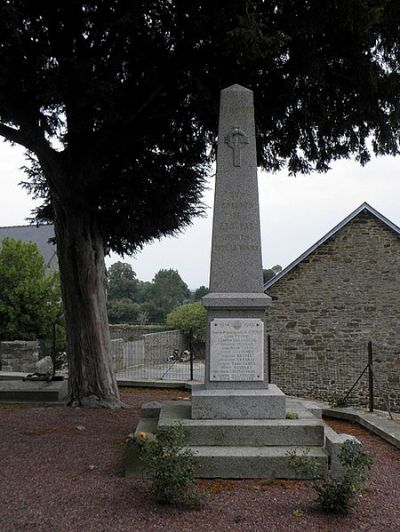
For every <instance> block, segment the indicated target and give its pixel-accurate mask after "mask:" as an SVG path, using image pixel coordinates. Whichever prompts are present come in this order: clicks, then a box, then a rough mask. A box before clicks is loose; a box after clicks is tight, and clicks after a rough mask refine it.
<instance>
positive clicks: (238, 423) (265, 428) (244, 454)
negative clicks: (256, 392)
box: [126, 390, 328, 479]
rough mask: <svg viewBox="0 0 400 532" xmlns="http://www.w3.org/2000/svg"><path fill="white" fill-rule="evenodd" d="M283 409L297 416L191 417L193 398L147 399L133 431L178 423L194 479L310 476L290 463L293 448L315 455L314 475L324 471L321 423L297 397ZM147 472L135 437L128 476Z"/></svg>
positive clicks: (129, 451)
mask: <svg viewBox="0 0 400 532" xmlns="http://www.w3.org/2000/svg"><path fill="white" fill-rule="evenodd" d="M207 391H208V392H209V390H207ZM240 391H241V392H243V391H244V390H240ZM263 391H264V390H263ZM212 392H214V393H216V392H217V390H212ZM200 396H201V394H200ZM287 408H288V410H289V411H290V412H291V414H297V416H298V419H286V416H284V419H244V418H243V419H194V418H193V416H192V410H193V404H192V403H191V401H187V400H184V401H165V402H162V403H149V404H147V405H144V406H143V407H142V412H141V419H140V421H139V424H138V426H137V427H136V431H135V434H136V435H137V434H139V433H141V432H145V433H148V434H149V433H150V434H154V435H157V432H158V431H159V430H165V429H168V428H169V427H171V426H173V425H176V424H179V425H182V427H183V428H184V430H185V433H186V436H187V448H188V449H190V450H191V451H192V452H193V454H194V455H195V457H196V461H197V468H196V472H195V474H196V477H198V478H237V479H240V478H265V479H274V478H291V479H293V478H298V479H301V478H309V477H308V476H306V475H307V474H306V473H305V472H302V471H299V470H296V469H294V468H293V467H292V466H291V464H290V458H289V456H290V454H293V453H296V454H298V455H300V456H303V455H304V456H307V457H308V458H309V459H311V460H313V462H314V464H315V466H316V470H318V473H316V474H318V475H321V476H324V475H325V474H326V473H327V471H328V452H327V448H326V447H325V440H326V433H325V424H324V422H323V421H322V419H320V418H317V417H316V416H315V415H313V414H312V413H311V411H310V410H308V409H307V408H305V406H303V405H302V404H301V402H300V401H297V400H293V399H287ZM145 475H146V472H145V471H144V469H143V464H142V463H141V461H140V459H139V453H138V448H137V446H136V445H135V438H133V439H132V440H131V443H130V444H128V447H127V461H126V476H128V477H137V478H141V477H143V476H145Z"/></svg>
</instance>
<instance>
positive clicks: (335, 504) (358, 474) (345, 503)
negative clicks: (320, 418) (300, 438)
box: [289, 440, 373, 514]
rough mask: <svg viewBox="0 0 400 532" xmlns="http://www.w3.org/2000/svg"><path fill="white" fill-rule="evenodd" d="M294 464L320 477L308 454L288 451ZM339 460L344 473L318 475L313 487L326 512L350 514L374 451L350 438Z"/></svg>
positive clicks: (293, 465) (295, 467)
mask: <svg viewBox="0 0 400 532" xmlns="http://www.w3.org/2000/svg"><path fill="white" fill-rule="evenodd" d="M289 459H290V462H291V465H292V467H293V468H294V469H295V470H296V471H297V472H301V473H302V474H304V475H305V476H308V477H310V478H312V477H314V478H315V477H317V476H318V472H317V469H316V467H315V462H314V461H313V460H312V459H311V457H309V456H307V455H303V456H299V455H297V454H296V452H294V453H289ZM339 461H340V465H341V467H342V473H341V475H340V477H339V478H336V477H333V476H332V475H331V474H329V475H328V477H327V478H326V479H324V478H317V480H316V481H315V482H314V489H315V491H316V493H317V502H318V504H319V505H320V507H321V509H322V511H323V512H325V513H339V514H347V513H349V512H350V510H351V509H352V508H354V506H355V505H356V503H357V500H358V498H359V496H360V494H361V491H362V489H363V486H364V482H365V479H366V469H367V468H368V469H369V468H370V466H371V464H372V462H373V456H372V454H371V453H369V452H366V451H364V450H363V448H362V446H361V444H359V443H356V442H353V441H351V440H347V441H346V442H344V443H343V444H342V446H341V449H340V452H339Z"/></svg>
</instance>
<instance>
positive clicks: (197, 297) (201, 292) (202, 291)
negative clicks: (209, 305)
mask: <svg viewBox="0 0 400 532" xmlns="http://www.w3.org/2000/svg"><path fill="white" fill-rule="evenodd" d="M208 292H209V290H208V288H207V287H206V286H204V285H202V286H200V287H199V288H197V290H195V292H194V294H193V301H201V298H202V297H204V296H206V295H207V294H208Z"/></svg>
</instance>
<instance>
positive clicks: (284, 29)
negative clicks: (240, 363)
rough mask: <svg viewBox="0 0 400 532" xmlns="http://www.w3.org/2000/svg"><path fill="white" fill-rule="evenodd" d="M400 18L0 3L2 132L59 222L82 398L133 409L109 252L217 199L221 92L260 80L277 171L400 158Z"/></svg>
mask: <svg viewBox="0 0 400 532" xmlns="http://www.w3.org/2000/svg"><path fill="white" fill-rule="evenodd" d="M399 21H400V5H399V2H397V1H396V0H335V1H331V0H326V1H324V2H321V0H307V1H305V2H298V1H294V0H273V1H270V2H266V1H263V0H253V1H249V0H231V1H230V2H226V3H224V4H223V5H221V3H220V2H215V1H211V0H202V1H199V2H183V1H178V0H148V1H146V2H143V1H138V2H131V1H126V0H109V1H107V2H104V1H103V2H100V1H99V0H86V1H83V0H69V1H68V2H67V1H65V0H52V1H51V2H48V1H45V0H35V1H34V2H33V1H28V0H7V1H3V2H1V3H0V135H2V136H3V137H4V138H5V139H7V140H8V141H10V142H14V143H18V144H21V145H22V146H25V148H27V150H29V151H30V153H31V154H32V156H33V157H34V159H35V160H36V161H37V162H36V163H34V164H33V165H31V166H30V181H29V185H28V186H29V187H30V188H31V190H32V191H33V192H34V193H35V194H36V195H39V196H41V197H43V199H44V205H43V207H42V208H41V209H39V213H38V214H39V216H41V217H45V218H46V219H52V220H54V225H55V233H56V239H57V250H58V257H59V265H60V273H61V281H62V293H63V301H64V308H65V318H66V333H67V342H68V357H69V369H70V377H69V385H70V393H71V397H72V404H78V405H85V404H88V405H92V404H93V405H97V404H99V405H104V406H117V405H118V404H119V396H118V388H117V385H116V381H115V378H114V376H113V374H112V365H111V359H110V352H109V345H110V338H109V331H108V323H107V310H106V295H105V290H104V287H105V284H106V283H105V278H104V272H105V268H104V250H114V251H116V252H119V253H131V252H134V251H136V250H138V249H140V248H141V246H143V244H144V243H146V242H149V241H151V240H152V239H154V238H159V237H161V236H163V235H166V234H173V233H175V232H176V231H177V230H178V229H179V228H181V227H184V226H185V225H187V224H188V223H190V220H191V218H192V217H193V216H194V215H196V214H199V213H200V212H201V211H202V206H201V205H200V204H199V199H200V197H201V192H202V188H203V183H204V177H205V175H206V171H207V164H208V160H209V150H210V146H211V147H212V146H214V145H215V135H216V129H217V127H216V126H217V113H218V99H219V92H220V90H221V89H222V88H224V87H227V86H229V85H231V84H233V83H240V84H242V85H244V86H247V87H249V88H251V89H253V90H254V92H255V97H256V99H255V102H256V118H257V142H258V163H259V164H260V165H261V166H263V167H264V168H267V169H278V168H281V167H282V166H283V165H284V164H285V163H288V168H289V171H290V172H298V171H300V172H308V171H310V170H311V169H313V168H316V169H317V170H327V168H328V165H329V162H330V161H331V160H333V159H337V158H340V157H348V156H349V155H351V154H355V156H356V158H357V159H358V160H360V161H361V162H362V163H365V162H366V161H367V160H368V158H369V153H368V147H367V145H366V141H367V139H369V138H371V139H372V143H371V146H372V149H373V151H375V153H379V154H386V153H390V154H396V153H398V151H399V149H398V148H399V144H398V133H399V116H400V114H399V112H398V109H399V101H398V100H399V94H400V90H399V89H400V83H399V72H400V69H399V54H400V47H399V45H398V41H399V34H400V32H399V29H400V23H399Z"/></svg>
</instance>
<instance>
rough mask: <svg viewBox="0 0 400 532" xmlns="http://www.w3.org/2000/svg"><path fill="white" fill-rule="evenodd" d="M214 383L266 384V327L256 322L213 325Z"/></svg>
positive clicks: (215, 321) (246, 320) (228, 320)
mask: <svg viewBox="0 0 400 532" xmlns="http://www.w3.org/2000/svg"><path fill="white" fill-rule="evenodd" d="M210 352H211V354H212V355H211V357H210V380H211V381H262V380H264V324H263V322H262V320H260V319H255V318H226V319H225V318H215V319H213V320H212V321H211V323H210Z"/></svg>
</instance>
